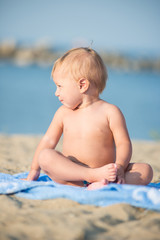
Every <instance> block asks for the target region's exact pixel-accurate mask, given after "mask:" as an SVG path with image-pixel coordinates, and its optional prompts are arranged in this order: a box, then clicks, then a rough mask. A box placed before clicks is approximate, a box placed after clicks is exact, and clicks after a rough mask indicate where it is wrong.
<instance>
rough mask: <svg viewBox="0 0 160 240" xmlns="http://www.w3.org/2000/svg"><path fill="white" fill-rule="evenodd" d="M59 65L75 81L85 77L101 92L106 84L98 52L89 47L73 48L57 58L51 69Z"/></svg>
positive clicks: (104, 71) (103, 67)
mask: <svg viewBox="0 0 160 240" xmlns="http://www.w3.org/2000/svg"><path fill="white" fill-rule="evenodd" d="M59 67H61V70H62V71H63V72H64V73H70V74H71V75H72V77H73V78H74V80H75V81H78V80H80V79H81V78H86V79H87V80H88V81H89V82H90V84H93V85H94V86H95V87H96V88H97V89H98V92H99V93H101V92H102V91H103V90H104V88H105V85H106V80H107V77H108V75H107V69H106V67H105V65H104V63H103V60H102V59H101V57H100V56H99V54H98V53H97V52H96V51H95V50H93V49H91V48H82V47H81V48H73V49H71V50H69V51H68V52H66V53H65V54H64V55H63V56H62V57H61V58H59V59H58V60H57V61H56V62H55V64H54V66H53V69H52V73H51V76H52V77H53V74H54V71H55V70H56V69H57V68H59Z"/></svg>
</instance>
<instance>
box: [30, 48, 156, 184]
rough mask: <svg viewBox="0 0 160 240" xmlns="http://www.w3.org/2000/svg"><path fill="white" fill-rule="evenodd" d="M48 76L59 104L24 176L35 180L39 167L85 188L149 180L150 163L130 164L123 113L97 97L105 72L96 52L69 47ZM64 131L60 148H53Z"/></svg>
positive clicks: (49, 174)
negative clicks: (50, 76)
mask: <svg viewBox="0 0 160 240" xmlns="http://www.w3.org/2000/svg"><path fill="white" fill-rule="evenodd" d="M52 77H53V81H54V83H55V84H56V87H57V90H56V92H55V95H56V96H57V97H58V98H59V101H60V102H61V103H62V106H61V107H60V108H59V109H58V110H57V112H56V113H55V115H54V117H53V120H52V122H51V124H50V126H49V128H48V130H47V132H46V134H45V135H44V137H43V138H42V140H41V141H40V143H39V145H38V147H37V150H36V152H35V155H34V158H33V161H32V165H31V170H30V172H29V175H28V177H27V180H37V179H38V177H39V175H40V170H41V169H42V170H43V171H44V172H45V173H46V174H48V176H49V177H50V178H51V179H52V180H54V181H56V182H58V183H61V184H70V185H74V186H88V189H96V188H100V187H103V186H104V185H106V184H108V182H117V183H126V184H141V185H146V184H148V183H149V182H150V181H151V180H152V176H153V172H152V168H151V167H150V165H148V164H145V163H129V162H130V159H131V155H132V146H131V141H130V138H129V135H128V131H127V127H126V123H125V119H124V116H123V114H122V113H121V111H120V110H119V108H118V107H116V106H114V105H112V104H110V103H108V102H105V101H103V100H101V99H100V98H99V94H100V93H101V92H102V91H103V89H104V88H105V84H106V80H107V71H106V67H105V65H104V63H103V61H102V59H101V57H100V56H99V55H98V54H97V52H96V51H94V50H93V49H91V48H74V49H71V50H69V51H68V52H67V53H65V54H64V55H63V56H62V57H61V58H59V59H58V60H57V61H56V62H55V64H54V66H53V69H52ZM62 134H63V151H62V153H60V152H58V151H56V150H55V147H56V145H57V143H58V141H59V139H60V137H61V135H62Z"/></svg>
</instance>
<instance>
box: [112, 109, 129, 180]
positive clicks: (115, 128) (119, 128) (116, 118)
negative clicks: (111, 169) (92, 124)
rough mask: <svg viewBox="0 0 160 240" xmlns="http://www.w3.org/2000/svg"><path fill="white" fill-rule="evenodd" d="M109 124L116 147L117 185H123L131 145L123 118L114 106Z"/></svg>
mask: <svg viewBox="0 0 160 240" xmlns="http://www.w3.org/2000/svg"><path fill="white" fill-rule="evenodd" d="M109 124H110V129H111V131H112V133H113V137H114V141H115V146H116V164H117V178H118V183H124V182H125V181H124V171H125V170H126V168H127V166H128V164H129V162H130V159H131V156H132V145H131V141H130V138H129V134H128V130H127V127H126V122H125V119H124V116H123V114H122V113H121V111H120V110H119V109H118V108H117V107H116V106H114V105H111V109H110V111H109Z"/></svg>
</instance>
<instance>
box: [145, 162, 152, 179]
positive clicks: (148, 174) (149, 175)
mask: <svg viewBox="0 0 160 240" xmlns="http://www.w3.org/2000/svg"><path fill="white" fill-rule="evenodd" d="M144 167H145V173H146V174H145V175H146V184H149V183H150V182H151V181H152V178H153V169H152V167H151V166H150V165H149V164H148V163H146V164H145V166H144Z"/></svg>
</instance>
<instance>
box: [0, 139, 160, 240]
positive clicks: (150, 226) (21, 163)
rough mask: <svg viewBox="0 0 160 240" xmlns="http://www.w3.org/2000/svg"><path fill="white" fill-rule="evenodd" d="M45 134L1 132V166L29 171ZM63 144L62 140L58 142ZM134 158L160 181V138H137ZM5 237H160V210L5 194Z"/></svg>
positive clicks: (1, 224) (1, 210) (0, 222)
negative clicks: (98, 205) (30, 198)
mask: <svg viewBox="0 0 160 240" xmlns="http://www.w3.org/2000/svg"><path fill="white" fill-rule="evenodd" d="M40 138H41V136H33V135H32V136H31V135H0V172H3V173H9V174H15V173H19V172H24V171H29V167H30V164H31V161H32V157H33V154H34V151H35V149H36V146H37V144H38V142H39V140H40ZM58 150H61V143H60V144H59V145H58ZM132 161H133V162H147V163H149V164H151V166H152V167H153V170H154V177H153V182H156V181H160V142H147V141H133V157H132ZM0 239H2V240H6V239H12V240H15V239H17V240H21V239H23V240H26V239H27V240H32V239H38V240H39V239H47V240H52V239H53V240H63V239H65V240H83V239H86V240H88V239H89V240H95V239H98V240H105V239H106V240H110V239H111V240H112V239H114V240H115V239H118V240H123V239H124V240H125V239H127V240H130V239H131V240H135V239H140V240H143V239H144V240H148V239H150V240H151V239H152V240H153V239H157V240H158V239H160V213H158V212H154V211H150V210H146V209H142V208H136V207H132V206H130V205H128V204H116V205H112V206H108V207H95V206H91V205H80V204H79V203H76V202H74V201H72V200H67V199H51V200H28V199H23V198H18V197H15V196H14V195H1V196H0Z"/></svg>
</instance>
